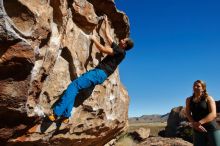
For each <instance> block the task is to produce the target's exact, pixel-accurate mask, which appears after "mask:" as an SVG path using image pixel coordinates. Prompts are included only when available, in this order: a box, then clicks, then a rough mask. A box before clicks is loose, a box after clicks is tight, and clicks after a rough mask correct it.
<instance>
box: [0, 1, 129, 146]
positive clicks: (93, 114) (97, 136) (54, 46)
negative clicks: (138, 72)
mask: <svg viewBox="0 0 220 146" xmlns="http://www.w3.org/2000/svg"><path fill="white" fill-rule="evenodd" d="M104 14H105V15H107V16H108V18H109V21H110V25H111V31H110V34H111V36H112V37H113V38H114V41H115V42H118V41H119V39H121V38H124V37H128V36H129V28H130V27H129V21H128V17H127V16H126V15H125V14H124V13H123V12H121V11H118V10H117V9H116V6H115V4H114V1H113V0H98V1H97V0H74V1H73V0H50V1H49V0H40V1H39V0H31V1H30V0H0V109H1V110H0V145H19V146H22V145H29V146H32V145H35V146H37V145H39V146H42V145H44V146H48V145H53V146H54V145H59V146H62V145H77V146H88V145H95V146H102V145H104V144H105V143H107V142H108V141H110V140H111V139H113V138H114V137H116V136H117V135H118V134H120V133H121V132H123V131H124V130H125V129H126V128H127V125H128V104H129V97H128V93H127V91H126V89H125V87H124V86H123V85H122V83H121V82H120V78H119V71H118V70H116V71H115V72H114V73H113V74H112V75H111V76H110V77H109V78H108V79H107V80H106V81H105V82H104V83H103V84H102V85H98V86H96V87H95V88H91V89H89V90H86V91H84V92H82V93H81V94H79V95H78V96H77V98H76V102H75V105H74V107H75V108H74V110H73V112H72V117H71V119H70V125H68V126H67V127H64V129H62V130H51V131H49V132H44V133H38V132H34V133H27V131H28V129H30V128H31V127H32V126H33V125H35V124H36V123H40V122H41V121H42V118H41V117H43V116H45V115H47V114H49V113H51V107H52V106H53V105H54V104H55V103H56V102H57V101H58V99H59V98H60V97H61V96H62V94H63V92H64V91H65V89H66V88H67V86H68V84H69V83H70V82H71V80H73V79H75V78H76V77H78V76H80V75H81V74H82V73H84V72H86V71H88V70H90V69H92V68H94V67H95V66H96V65H98V63H99V62H100V60H102V58H103V57H104V54H102V53H100V52H99V51H98V50H97V49H96V47H95V45H93V43H92V42H91V40H90V39H89V35H90V34H95V35H96V36H97V37H98V38H99V39H100V40H101V42H102V43H103V44H107V41H106V40H107V39H106V37H105V35H104V28H105V26H104V23H102V22H103V21H102V20H100V19H99V18H100V16H102V15H104Z"/></svg>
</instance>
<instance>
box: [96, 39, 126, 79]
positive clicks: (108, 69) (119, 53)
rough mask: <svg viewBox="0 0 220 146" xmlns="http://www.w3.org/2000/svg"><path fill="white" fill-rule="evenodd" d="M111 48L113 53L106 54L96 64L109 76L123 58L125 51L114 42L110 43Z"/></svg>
mask: <svg viewBox="0 0 220 146" xmlns="http://www.w3.org/2000/svg"><path fill="white" fill-rule="evenodd" d="M111 48H112V49H113V55H107V56H106V57H105V58H104V59H103V60H102V61H101V62H100V64H99V65H98V66H97V68H100V69H103V70H104V71H105V73H106V74H107V75H108V76H109V75H111V74H112V73H113V72H114V71H115V70H116V68H117V66H118V65H119V64H120V63H121V61H122V60H123V59H124V58H125V55H126V52H125V50H124V49H121V48H120V47H119V46H118V45H117V44H116V43H115V42H113V43H112V45H111Z"/></svg>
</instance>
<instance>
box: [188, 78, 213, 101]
mask: <svg viewBox="0 0 220 146" xmlns="http://www.w3.org/2000/svg"><path fill="white" fill-rule="evenodd" d="M196 83H200V84H201V85H202V88H203V90H204V91H203V96H202V97H204V98H207V97H208V96H209V94H208V92H207V90H206V83H205V82H204V81H202V80H196V81H195V82H194V83H193V86H194V85H195V84H196ZM194 96H195V93H194V92H193V95H192V97H194Z"/></svg>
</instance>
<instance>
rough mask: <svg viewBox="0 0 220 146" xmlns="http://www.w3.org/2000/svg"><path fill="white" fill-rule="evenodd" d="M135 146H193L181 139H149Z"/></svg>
mask: <svg viewBox="0 0 220 146" xmlns="http://www.w3.org/2000/svg"><path fill="white" fill-rule="evenodd" d="M137 146H193V144H192V143H190V142H187V141H184V140H182V139H181V138H163V137H149V138H147V141H145V142H143V143H142V144H138V145H137Z"/></svg>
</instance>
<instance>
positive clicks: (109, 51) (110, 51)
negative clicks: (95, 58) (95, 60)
mask: <svg viewBox="0 0 220 146" xmlns="http://www.w3.org/2000/svg"><path fill="white" fill-rule="evenodd" d="M90 38H91V40H92V41H93V42H94V43H95V45H96V47H97V49H99V50H100V51H101V52H102V53H105V54H108V55H113V49H112V48H111V47H109V46H103V45H102V44H100V43H99V41H97V38H96V37H95V36H94V35H92V36H91V37H90Z"/></svg>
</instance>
